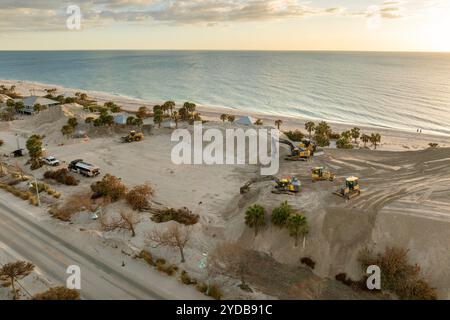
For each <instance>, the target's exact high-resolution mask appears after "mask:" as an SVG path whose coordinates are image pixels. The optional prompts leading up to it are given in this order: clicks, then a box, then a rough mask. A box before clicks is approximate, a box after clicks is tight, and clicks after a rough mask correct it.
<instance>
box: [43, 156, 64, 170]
mask: <svg viewBox="0 0 450 320" xmlns="http://www.w3.org/2000/svg"><path fill="white" fill-rule="evenodd" d="M42 161H44V163H45V164H46V165H49V166H52V167H57V166H59V165H60V162H59V160H58V159H56V158H55V157H53V156H49V157H44V158H42Z"/></svg>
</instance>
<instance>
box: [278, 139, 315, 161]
mask: <svg viewBox="0 0 450 320" xmlns="http://www.w3.org/2000/svg"><path fill="white" fill-rule="evenodd" d="M279 142H280V143H282V144H287V145H288V146H289V147H290V148H291V154H290V155H289V156H287V157H286V158H284V159H285V160H288V161H308V160H309V159H310V158H311V155H312V153H311V151H310V150H309V149H304V148H301V147H296V146H295V145H294V144H293V143H292V142H291V141H289V140H285V139H280V140H279Z"/></svg>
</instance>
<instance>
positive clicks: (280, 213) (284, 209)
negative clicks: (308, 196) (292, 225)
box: [271, 201, 294, 227]
mask: <svg viewBox="0 0 450 320" xmlns="http://www.w3.org/2000/svg"><path fill="white" fill-rule="evenodd" d="M293 212H294V210H293V209H292V207H291V206H290V205H289V204H288V203H287V201H284V202H282V203H281V205H280V206H279V207H276V208H274V209H273V210H272V216H271V221H272V224H274V225H276V226H278V227H284V226H285V225H286V222H287V219H288V218H289V216H290V215H291V214H292V213H293Z"/></svg>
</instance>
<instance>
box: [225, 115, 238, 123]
mask: <svg viewBox="0 0 450 320" xmlns="http://www.w3.org/2000/svg"><path fill="white" fill-rule="evenodd" d="M235 119H236V117H235V116H233V115H229V116H227V120H228V122H231V123H233V122H234V120H235Z"/></svg>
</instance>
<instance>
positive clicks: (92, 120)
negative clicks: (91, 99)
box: [84, 117, 95, 124]
mask: <svg viewBox="0 0 450 320" xmlns="http://www.w3.org/2000/svg"><path fill="white" fill-rule="evenodd" d="M94 120H95V118H94V117H87V118H86V119H85V120H84V122H85V123H87V124H90V123H93V122H94Z"/></svg>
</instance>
